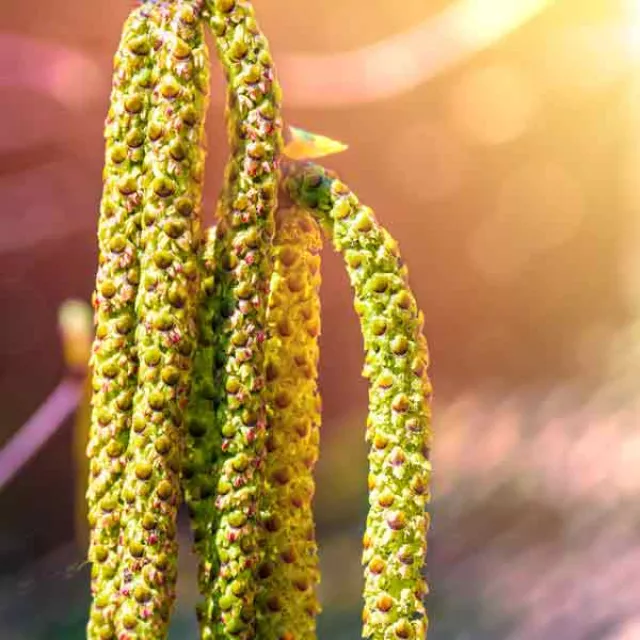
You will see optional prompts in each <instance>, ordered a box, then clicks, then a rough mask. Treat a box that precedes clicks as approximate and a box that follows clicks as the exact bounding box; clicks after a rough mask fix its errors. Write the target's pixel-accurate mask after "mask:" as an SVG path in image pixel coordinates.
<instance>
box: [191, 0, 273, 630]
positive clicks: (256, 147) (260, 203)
mask: <svg viewBox="0 0 640 640" xmlns="http://www.w3.org/2000/svg"><path fill="white" fill-rule="evenodd" d="M203 15H204V16H205V19H206V20H207V21H208V23H209V25H210V27H211V29H212V31H213V32H214V35H215V41H216V46H217V51H218V56H219V58H220V60H221V62H222V65H223V68H224V70H225V75H226V78H227V85H228V106H227V126H228V134H229V140H230V147H231V159H230V161H229V164H228V166H227V169H226V175H225V187H224V190H223V194H222V196H221V200H220V205H219V210H218V225H217V228H218V239H217V243H216V260H215V261H216V277H215V279H216V295H217V297H218V298H219V301H220V316H219V321H217V322H215V324H214V331H215V334H216V347H215V351H216V374H215V375H216V377H215V388H216V389H217V390H218V391H219V392H220V396H219V397H218V398H217V399H216V425H217V428H218V429H219V431H220V434H221V436H222V443H221V457H220V460H219V461H218V468H217V469H216V470H215V471H213V473H214V474H215V476H216V477H217V478H218V483H217V487H216V489H217V497H216V508H217V510H218V515H219V521H218V522H217V525H216V532H215V537H214V543H213V548H212V550H213V551H214V552H215V554H216V555H217V557H218V559H219V564H220V568H219V572H218V573H217V575H212V579H211V583H210V585H209V587H208V589H207V593H206V594H205V595H206V602H205V607H204V608H203V610H202V611H201V630H202V636H203V637H204V638H214V637H215V638H227V637H233V638H237V639H238V640H240V639H243V638H254V637H256V636H255V579H254V578H255V572H256V570H257V566H258V562H259V559H260V550H259V544H258V543H259V537H260V527H259V522H258V513H257V507H258V505H257V500H258V497H259V490H260V487H261V485H262V474H263V471H262V467H263V458H264V443H265V427H266V422H265V407H264V401H263V398H262V396H261V390H262V388H263V386H264V340H265V312H266V302H267V290H268V283H269V277H270V272H271V264H270V255H271V253H270V252H271V247H270V244H271V239H272V236H273V216H274V211H275V207H276V199H277V188H278V171H277V164H276V160H277V157H278V154H279V150H280V147H281V120H280V113H279V102H280V98H279V87H278V85H277V82H276V78H275V70H274V66H273V62H272V60H271V56H270V54H269V50H268V46H267V42H266V39H265V38H264V36H263V35H262V34H261V33H260V31H259V28H258V26H257V23H256V20H255V17H254V13H253V9H252V7H251V5H250V4H249V3H248V2H244V1H241V0H215V1H212V0H210V1H208V2H205V6H204V14H203ZM214 321H215V319H214Z"/></svg>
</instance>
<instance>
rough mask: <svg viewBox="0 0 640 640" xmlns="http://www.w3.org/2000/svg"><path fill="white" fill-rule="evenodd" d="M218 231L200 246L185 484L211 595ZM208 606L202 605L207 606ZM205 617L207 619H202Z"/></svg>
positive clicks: (203, 585)
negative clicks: (198, 290)
mask: <svg viewBox="0 0 640 640" xmlns="http://www.w3.org/2000/svg"><path fill="white" fill-rule="evenodd" d="M215 242H216V229H215V227H211V228H210V229H208V230H207V234H206V237H205V238H204V239H203V242H202V243H201V245H200V247H199V252H198V261H199V268H200V274H201V279H200V293H199V299H198V313H197V323H198V346H197V350H196V353H195V356H194V363H193V380H192V384H191V395H190V398H189V405H188V408H187V418H186V424H187V431H186V434H185V437H186V451H185V461H184V465H183V469H182V486H183V491H184V497H185V502H186V503H187V508H188V510H189V518H190V521H191V528H192V531H193V538H194V551H195V552H196V554H197V556H198V562H199V565H198V583H199V587H200V592H201V593H203V594H205V593H206V592H207V588H208V585H209V584H210V580H211V576H212V575H215V574H216V573H217V571H218V568H219V567H218V563H217V557H216V554H215V548H213V545H212V535H213V532H214V528H215V524H216V522H217V511H216V508H215V498H214V496H215V490H216V485H217V479H216V476H215V470H216V469H217V465H216V461H217V459H218V457H219V455H220V444H221V439H220V432H219V431H218V429H216V425H215V412H214V404H213V400H214V396H215V389H214V386H213V362H214V355H215V353H214V333H213V325H214V318H215V317H216V316H217V315H218V314H219V308H218V307H219V304H218V301H217V299H216V298H215V296H214V295H213V294H214V292H215V286H214V272H215ZM202 606H203V605H200V607H199V608H201V607H202ZM200 618H201V619H202V618H203V616H202V615H200Z"/></svg>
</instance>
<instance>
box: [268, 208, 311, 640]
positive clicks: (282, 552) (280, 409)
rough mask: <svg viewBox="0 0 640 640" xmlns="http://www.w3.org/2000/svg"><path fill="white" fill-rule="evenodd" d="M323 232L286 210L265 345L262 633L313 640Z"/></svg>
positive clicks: (306, 218)
mask: <svg viewBox="0 0 640 640" xmlns="http://www.w3.org/2000/svg"><path fill="white" fill-rule="evenodd" d="M321 246H322V238H321V235H320V230H319V228H318V226H317V225H316V223H315V222H314V221H313V219H312V218H311V216H309V215H308V214H307V213H304V212H303V211H302V210H299V209H292V210H288V211H282V212H280V213H279V215H278V221H277V230H276V236H275V240H274V247H273V254H274V271H273V275H272V277H271V287H270V295H269V306H268V311H267V326H268V340H267V344H266V349H265V358H266V388H265V396H266V400H267V416H268V417H267V440H266V458H265V486H264V489H263V495H262V499H261V510H260V517H261V521H262V523H263V536H264V538H263V549H264V559H263V562H262V564H261V565H260V567H259V570H258V577H259V580H260V582H259V587H258V589H259V591H258V594H259V595H258V634H257V637H258V638H262V639H263V640H281V639H282V638H288V639H289V640H313V639H314V638H315V637H316V614H317V613H318V611H319V606H318V602H317V598H316V593H315V589H316V585H317V583H318V581H319V567H318V554H317V545H316V541H315V532H314V521H313V508H312V499H313V495H314V481H313V469H314V465H315V463H316V460H317V458H318V445H319V435H320V434H319V426H320V395H319V392H318V382H317V375H318V356H319V351H318V335H319V333H320V299H319V286H320V255H319V252H320V249H321Z"/></svg>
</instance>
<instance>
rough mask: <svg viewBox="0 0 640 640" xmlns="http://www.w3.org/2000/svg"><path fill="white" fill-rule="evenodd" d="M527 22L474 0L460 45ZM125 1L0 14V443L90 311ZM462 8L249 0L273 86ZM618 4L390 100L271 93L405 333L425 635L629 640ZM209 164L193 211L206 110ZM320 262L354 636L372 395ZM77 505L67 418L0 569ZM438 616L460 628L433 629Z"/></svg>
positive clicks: (5, 525) (330, 456)
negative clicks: (432, 606) (420, 367)
mask: <svg viewBox="0 0 640 640" xmlns="http://www.w3.org/2000/svg"><path fill="white" fill-rule="evenodd" d="M521 1H522V2H523V4H524V0H509V1H508V2H507V0H494V2H493V4H492V2H490V1H489V0H486V1H485V2H484V5H486V9H485V10H484V12H478V11H476V14H478V16H480V17H479V18H478V19H477V21H476V22H474V23H470V24H467V25H463V26H464V27H465V28H466V29H468V30H471V31H474V30H475V31H476V32H477V30H480V29H488V30H490V29H491V20H490V18H491V15H492V13H491V12H492V11H493V12H495V13H496V15H498V14H499V12H500V11H501V10H505V11H506V9H507V6H508V5H510V6H512V5H515V4H518V2H521ZM133 4H134V3H133V2H125V1H123V0H117V1H116V0H112V1H111V2H107V1H99V0H98V1H95V2H81V1H80V0H56V2H40V3H37V5H38V6H37V8H34V6H33V4H30V3H17V2H3V3H0V25H1V27H0V90H2V100H0V198H1V200H0V201H1V202H2V205H3V206H2V214H1V215H2V218H1V219H2V233H1V234H0V309H1V310H2V315H1V316H0V318H1V319H0V329H1V330H0V399H1V402H2V412H1V415H2V418H1V419H0V447H1V446H2V445H3V443H6V442H7V441H8V440H9V438H10V437H11V436H12V434H14V433H15V432H16V431H17V430H18V429H19V428H20V427H21V425H22V424H23V423H25V422H26V421H27V419H28V418H29V416H30V415H32V414H33V413H34V412H35V411H36V410H37V408H38V407H39V405H40V404H41V403H42V402H43V401H44V399H45V398H46V396H47V395H48V394H49V393H50V392H51V391H52V390H53V389H54V388H55V386H56V385H57V384H58V382H59V381H60V379H61V377H62V376H63V374H64V365H63V361H62V352H61V347H60V344H59V338H58V330H57V324H56V314H57V309H58V307H59V306H60V304H61V303H62V302H63V301H64V300H66V299H68V298H80V299H86V300H88V299H89V297H90V294H91V290H92V287H93V282H94V273H95V266H96V241H95V229H96V214H97V207H98V202H99V198H100V190H101V182H100V179H101V169H102V159H103V158H102V156H103V141H102V124H103V119H104V116H105V113H106V109H107V102H108V95H109V85H110V71H111V65H112V62H111V61H112V56H113V52H114V50H115V48H116V46H117V42H118V39H119V36H120V28H121V25H122V23H123V21H124V19H125V16H126V14H127V12H128V10H129V9H130V8H131V7H132V6H133ZM454 4H455V3H454V2H453V0H449V1H447V0H432V1H430V2H425V1H424V0H406V1H405V2H403V3H396V4H394V3H366V2H363V0H327V1H325V2H322V3H310V2H306V1H304V0H301V1H300V2H297V3H292V2H285V1H284V0H272V1H271V2H266V1H265V0H256V1H255V6H256V9H257V11H258V15H259V18H260V20H261V23H262V25H263V27H264V29H265V30H266V32H267V34H268V36H269V39H270V42H271V46H272V50H273V53H274V56H275V59H276V63H277V62H278V60H279V59H282V60H283V68H285V69H289V70H292V69H295V68H296V67H295V65H288V66H287V64H286V62H287V61H288V60H290V59H291V58H292V56H295V55H302V54H316V55H323V54H326V55H327V56H329V54H332V53H336V52H344V51H348V50H358V49H360V48H362V47H366V46H367V45H370V44H372V43H376V42H378V41H380V40H383V39H385V38H389V37H390V36H392V35H395V34H401V33H403V32H404V31H406V30H408V29H411V28H412V27H415V26H416V25H418V24H420V23H422V22H424V21H426V20H428V19H429V18H430V17H436V16H437V15H438V14H439V12H440V11H442V10H446V9H450V8H451V7H452V6H453V5H454ZM467 4H473V3H467ZM474 4H475V5H478V6H481V5H483V3H482V2H475V3H474ZM529 4H532V2H531V0H529ZM631 4H632V3H630V2H627V3H623V2H622V0H563V1H562V2H550V3H548V6H546V7H545V8H544V9H542V10H541V11H540V14H539V15H538V16H537V17H535V18H533V19H532V20H530V21H529V22H527V24H525V25H523V26H521V27H520V28H518V29H516V30H514V31H513V33H510V34H508V35H506V36H505V37H502V38H500V39H499V40H497V41H496V42H495V43H493V44H492V45H491V46H489V47H488V48H487V49H486V50H483V51H480V52H478V53H477V54H476V55H472V56H470V57H468V58H467V59H466V60H465V61H464V62H462V63H460V64H457V65H456V66H455V67H453V68H451V69H449V70H447V71H446V72H445V73H442V74H438V75H436V76H435V77H433V78H430V79H427V80H425V81H424V82H421V83H419V84H418V85H416V86H415V87H414V88H413V89H411V90H408V91H405V92H403V93H402V94H401V95H394V96H391V97H389V98H388V99H381V100H377V101H373V102H364V103H358V104H343V105H336V104H333V105H332V106H328V107H325V106H322V104H318V105H317V106H316V107H313V108H312V107H307V106H305V107H301V106H296V104H295V101H294V103H293V104H291V105H290V106H287V98H286V96H287V93H286V91H287V85H288V86H290V87H291V92H292V95H293V93H295V86H296V81H297V80H296V76H295V73H294V72H293V71H290V72H289V73H288V75H286V77H284V78H283V80H284V81H285V87H284V88H285V97H284V100H285V116H286V120H287V122H288V123H290V124H293V125H295V126H300V127H303V128H305V129H308V130H310V131H313V132H318V133H321V134H324V135H327V136H330V137H332V138H335V139H338V140H341V141H344V142H346V143H347V144H348V145H349V150H348V152H346V153H344V154H342V155H339V156H336V157H335V158H334V157H331V158H329V159H328V160H327V164H328V165H330V166H331V167H332V168H334V169H336V170H338V171H339V172H340V173H341V174H342V176H343V178H344V180H345V181H346V182H347V183H348V184H349V185H350V186H352V187H353V188H354V190H355V191H356V192H357V193H358V195H359V196H360V198H361V199H362V200H363V201H364V202H366V203H367V204H369V205H370V206H371V207H373V209H374V210H375V211H376V213H377V215H378V217H379V219H380V220H381V221H382V222H383V223H384V224H385V225H386V226H387V227H388V228H389V230H390V231H391V232H392V233H393V234H394V235H395V237H396V238H397V239H398V241H399V243H400V246H401V250H402V253H403V256H404V259H405V261H406V263H407V264H408V265H409V269H410V277H411V283H412V286H413V288H414V290H415V293H416V295H417V297H418V300H419V303H420V305H421V307H422V308H423V310H424V312H425V317H426V328H425V330H426V334H427V339H428V342H429V345H430V350H431V355H432V361H433V363H432V375H433V382H434V387H435V390H436V404H435V407H434V430H435V445H434V453H433V458H434V470H435V500H436V502H435V508H434V534H433V536H434V537H433V545H432V547H431V551H430V554H431V555H430V567H431V568H430V574H431V577H432V582H433V584H434V594H433V596H432V599H433V600H434V601H435V602H436V603H437V605H436V606H437V611H438V612H439V613H438V615H439V616H440V622H438V619H436V621H435V622H434V636H435V637H436V638H438V639H443V640H444V639H445V638H459V639H460V640H462V639H463V638H469V639H474V640H475V639H476V638H485V637H487V638H492V640H495V639H499V638H505V640H506V639H507V638H512V639H513V640H516V639H518V640H528V639H529V638H531V639H541V638H545V639H546V638H549V639H553V640H555V639H556V638H557V639H560V638H562V639H563V640H587V639H589V638H593V639H594V640H595V639H605V640H636V639H638V638H640V622H639V621H638V619H637V618H636V619H635V621H634V616H636V615H637V612H638V611H640V606H638V605H640V602H637V600H638V598H637V597H636V596H634V594H635V593H640V591H638V589H636V588H635V587H636V585H635V583H634V582H632V579H633V580H635V578H634V577H633V576H632V575H630V574H632V573H633V571H632V570H631V569H629V567H635V566H636V565H637V564H638V562H640V559H639V558H638V552H637V551H636V550H635V547H636V546H637V543H638V536H637V534H636V531H637V522H638V516H637V514H638V512H637V508H635V507H634V506H633V505H634V502H637V499H636V496H637V494H638V491H640V471H639V470H640V445H639V444H638V443H639V439H640V421H639V420H638V417H640V413H638V409H637V406H638V399H639V394H638V391H637V384H638V383H637V381H638V379H640V264H639V262H638V259H637V255H638V250H637V247H638V243H639V242H640V197H639V196H640V178H639V177H638V176H639V173H638V166H640V163H638V162H636V160H637V159H640V155H638V153H639V151H638V149H640V124H639V122H640V121H639V120H638V114H639V113H640V109H639V108H638V107H639V106H640V102H639V100H640V92H639V90H638V89H639V88H640V55H639V54H640V11H638V10H637V9H636V11H635V12H634V11H632V8H633V7H631ZM637 4H640V3H637ZM492 7H493V8H492ZM482 16H484V18H486V19H480V18H482ZM634 16H635V18H634ZM483 20H484V21H483ZM634 20H636V22H637V24H636V22H634ZM487 25H488V26H487ZM443 46H447V45H446V41H443ZM450 46H454V44H451V45H450ZM377 64H378V66H377V67H376V66H374V67H372V69H371V73H372V74H375V73H376V70H377V69H380V71H381V72H382V67H381V66H380V65H384V64H385V62H384V61H378V62H377ZM388 64H389V65H393V60H389V61H388ZM396 68H397V70H398V73H402V72H403V68H402V65H400V67H397V66H394V67H393V69H396ZM385 71H386V72H388V71H389V70H388V69H385ZM326 72H327V73H337V74H339V72H340V70H339V69H334V68H332V67H331V66H327V67H326ZM215 75H216V78H217V80H216V82H217V85H216V86H217V87H221V84H220V73H219V71H216V73H215ZM338 84H339V83H338ZM208 146H209V158H208V168H207V175H208V182H207V189H206V196H205V200H206V203H207V210H208V212H209V213H208V215H211V213H210V212H211V211H212V210H213V207H214V203H215V200H216V197H217V192H218V189H219V187H220V183H221V179H222V171H223V166H224V162H225V159H226V155H227V144H226V141H225V139H224V126H223V114H222V103H221V101H220V100H219V99H217V98H214V99H213V101H212V106H211V109H210V115H209V123H208ZM325 258H326V260H325V264H324V276H323V277H324V280H323V289H322V296H323V305H324V306H323V335H322V361H321V382H322V391H323V406H324V423H325V424H324V436H325V437H324V440H323V451H322V458H321V462H320V468H319V472H318V473H319V489H318V492H319V495H318V521H319V524H320V527H321V538H322V539H323V540H325V542H326V546H325V548H326V551H325V554H326V555H325V556H324V557H323V562H325V563H326V567H327V573H326V575H327V577H326V578H325V586H324V591H323V597H324V598H325V601H326V602H327V603H329V604H327V607H328V608H329V609H331V608H332V607H334V608H337V609H340V603H341V602H342V603H347V604H346V605H344V606H345V607H351V608H352V609H353V610H354V611H356V617H357V608H358V606H359V604H358V593H359V589H360V586H359V571H360V570H359V566H358V565H359V553H360V551H359V548H360V539H359V535H360V528H361V525H362V518H363V517H364V515H363V514H364V512H365V502H366V496H365V495H364V493H363V492H364V491H365V490H366V485H365V482H366V468H365V458H364V454H365V450H364V445H363V443H362V438H363V434H364V415H365V411H366V385H365V383H364V381H363V380H361V379H360V377H359V374H360V368H361V359H362V352H361V339H360V336H359V329H358V325H357V321H356V317H355V314H354V312H353V311H352V309H351V296H350V292H349V288H348V283H347V279H346V276H345V274H344V272H343V268H342V265H341V264H340V261H339V259H338V258H337V257H336V256H335V255H333V254H332V253H331V251H330V250H327V251H325ZM347 453H349V454H350V455H346V454H347ZM345 456H346V458H345ZM358 456H359V457H358ZM356 458H357V460H358V464H355V460H356ZM73 487H74V476H73V462H72V434H71V422H70V423H69V424H67V425H65V426H64V428H63V429H62V430H60V431H59V433H57V434H56V435H55V436H54V438H53V439H52V440H51V442H50V443H49V444H48V445H47V446H46V447H45V448H44V449H43V450H42V452H40V453H39V454H38V455H37V457H36V458H34V459H33V460H32V461H31V462H30V463H29V464H28V465H27V466H26V467H25V468H24V470H23V472H22V473H21V474H20V475H19V476H18V477H17V478H16V479H15V480H14V481H13V482H12V483H11V484H10V485H8V486H7V487H6V488H5V489H4V490H3V491H2V492H1V493H0V512H1V513H2V518H0V574H3V575H4V576H5V577H6V578H7V579H8V580H10V581H12V580H13V576H14V575H16V572H25V571H27V572H28V571H29V570H30V569H29V568H30V567H32V566H34V563H36V562H37V561H40V559H42V558H43V557H45V556H47V555H48V554H50V553H52V552H54V550H56V549H59V548H60V547H61V546H62V545H64V544H65V543H68V541H69V540H71V539H72V537H73V517H74V516H73V496H74V488H73ZM356 517H357V518H359V519H360V520H356ZM56 553H57V552H56ZM332 566H335V567H336V569H335V570H334V573H332V569H331V567H332ZM340 567H348V568H349V570H350V573H348V572H347V573H348V576H350V577H348V578H345V577H344V575H346V573H345V574H344V575H343V574H342V573H341V572H340V571H339V570H338V569H337V568H340ZM345 571H346V569H345ZM636 573H637V571H636ZM21 575H22V574H21ZM332 576H333V577H332ZM30 579H31V578H30ZM8 584H11V582H9V583H8ZM343 592H344V593H343ZM634 598H635V599H634ZM0 599H1V598H0ZM467 603H472V604H473V606H472V604H469V608H468V609H464V611H463V610H462V608H463V607H466V606H467ZM472 609H473V611H476V609H480V610H481V611H482V612H483V613H482V615H480V614H477V615H476V613H473V615H472V614H471V613H469V611H471V610H472ZM478 615H479V616H480V617H478ZM474 616H475V617H474ZM482 616H485V617H484V618H483V617H482ZM487 616H488V617H489V618H491V617H492V616H493V618H492V619H494V620H495V621H496V622H495V624H496V625H498V626H494V627H491V624H489V623H488V622H486V619H485V618H486V617H487ZM454 619H459V620H461V621H466V622H464V624H463V623H462V622H461V623H460V624H461V625H462V626H461V627H460V628H459V629H456V628H455V625H453V623H452V625H451V626H448V625H449V622H448V621H450V620H454ZM483 620H484V622H483ZM498 623H500V624H502V623H504V625H505V626H504V627H499V624H498ZM439 624H440V626H438V625H439ZM483 625H485V626H484V627H483ZM545 625H546V626H545ZM634 625H635V626H634ZM485 627H486V628H487V629H493V631H487V634H488V635H486V636H485V635H482V634H481V633H480V629H481V628H485ZM327 629H328V627H327ZM438 629H440V630H439V631H438ZM474 630H475V631H474ZM326 633H327V636H326V637H332V638H336V640H337V639H338V638H339V637H341V636H339V634H338V632H337V631H335V632H334V631H332V632H329V631H327V632H326ZM354 633H357V632H354ZM354 633H351V635H348V636H345V637H356V636H355V635H354ZM331 634H333V635H331ZM465 634H466V635H465ZM625 634H626V635H625ZM0 635H1V634H0ZM2 637H10V636H2ZM16 637H36V636H35V635H31V636H29V635H24V636H16ZM38 637H39V636H38ZM60 637H69V638H71V637H72V636H71V635H69V636H64V635H62V636H60ZM73 637H75V636H73Z"/></svg>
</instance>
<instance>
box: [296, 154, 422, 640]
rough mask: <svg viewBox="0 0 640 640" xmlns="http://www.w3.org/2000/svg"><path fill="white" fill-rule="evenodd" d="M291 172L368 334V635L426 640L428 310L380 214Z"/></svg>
mask: <svg viewBox="0 0 640 640" xmlns="http://www.w3.org/2000/svg"><path fill="white" fill-rule="evenodd" d="M288 172H289V176H288V178H287V179H286V188H287V190H288V192H289V194H290V196H291V198H292V199H293V200H294V202H296V204H298V205H300V206H303V207H306V208H307V209H308V210H309V211H310V212H311V213H313V214H314V215H315V216H317V217H318V218H319V219H320V220H321V221H322V223H323V224H324V225H325V226H326V228H327V229H328V232H329V235H330V237H331V239H332V241H333V244H334V247H335V248H336V249H337V251H339V252H340V253H341V254H342V255H343V257H344V260H345V264H346V268H347V271H348V273H349V279H350V281H351V286H352V288H353V291H354V294H355V309H356V311H357V313H358V316H359V318H360V323H361V327H362V333H363V336H364V346H365V352H366V358H365V367H364V372H363V373H364V375H365V377H366V378H367V379H368V380H369V418H368V421H367V441H368V442H369V445H370V450H369V502H370V507H369V515H368V518H367V527H366V532H365V535H364V554H363V564H364V566H365V587H364V601H365V604H364V612H363V622H364V627H363V636H364V637H366V638H373V639H375V640H388V639H393V638H409V639H412V640H414V639H415V640H423V639H424V638H426V634H427V617H426V611H425V608H424V603H423V601H424V597H425V595H426V592H427V586H426V582H425V579H424V575H423V571H424V563H425V554H426V536H427V530H428V526H429V517H428V514H427V513H426V510H425V509H426V506H427V504H428V502H429V495H430V494H429V485H430V476H431V465H430V462H429V450H430V447H431V438H432V432H431V426H430V416H431V413H430V397H431V385H430V382H429V380H428V377H427V367H428V361H429V358H428V352H427V345H426V341H425V339H424V337H423V335H422V323H423V317H422V313H421V312H419V310H418V308H417V305H416V301H415V298H414V296H413V294H412V292H411V290H410V288H409V286H408V283H407V270H406V268H405V267H404V266H402V263H401V260H400V255H399V252H398V246H397V244H396V242H395V241H394V240H393V238H392V237H391V236H390V235H389V233H388V232H387V231H386V230H384V229H383V228H382V227H381V226H380V225H379V224H378V222H377V221H376V219H375V217H374V215H373V212H372V211H371V209H369V208H368V207H366V206H364V205H362V204H360V202H359V201H358V199H357V198H356V196H355V195H354V194H353V193H352V192H351V191H350V190H349V189H348V187H346V186H345V185H344V184H343V183H342V182H340V181H339V180H338V179H335V178H333V177H332V176H331V175H330V174H329V173H328V172H326V171H324V170H323V169H321V168H319V167H317V166H314V165H290V166H289V167H288Z"/></svg>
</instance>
